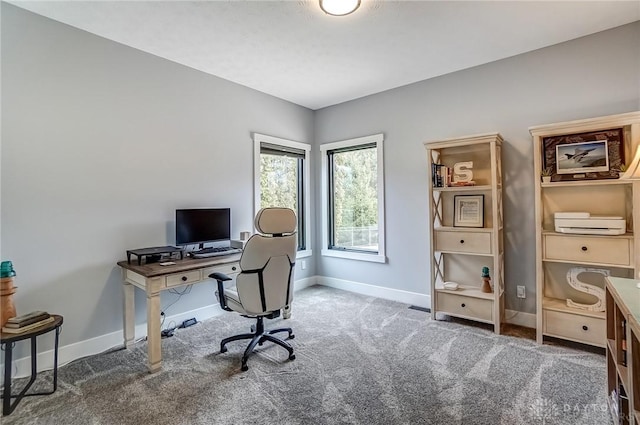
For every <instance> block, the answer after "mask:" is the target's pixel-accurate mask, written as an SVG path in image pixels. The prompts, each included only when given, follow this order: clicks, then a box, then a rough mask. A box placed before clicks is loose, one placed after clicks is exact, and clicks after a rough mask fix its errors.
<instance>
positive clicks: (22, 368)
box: [0, 276, 536, 378]
mask: <svg viewBox="0 0 640 425" xmlns="http://www.w3.org/2000/svg"><path fill="white" fill-rule="evenodd" d="M316 284H317V285H324V286H329V287H332V288H337V289H342V290H345V291H350V292H355V293H357V294H362V295H368V296H372V297H377V298H383V299H386V300H391V301H398V302H402V303H405V304H411V305H415V306H419V307H425V308H430V307H431V296H430V295H429V294H419V293H416V292H409V291H403V290H400V289H391V288H384V287H381V286H375V285H370V284H367V283H361V282H354V281H349V280H344V279H336V278H331V277H324V276H311V277H307V278H304V279H299V280H296V281H295V282H294V284H293V290H294V291H296V292H297V291H299V290H301V289H304V288H307V287H309V286H313V285H316ZM220 314H223V311H222V310H221V309H220V308H219V307H218V304H211V305H208V306H205V307H201V308H198V309H195V310H190V311H186V312H183V313H180V314H176V315H173V316H168V317H166V318H165V325H167V326H168V325H169V324H170V323H171V322H174V323H175V324H179V323H181V322H182V321H184V320H186V319H190V318H192V317H195V318H196V319H197V320H198V321H202V320H207V319H210V318H212V317H215V316H218V315H220ZM505 321H506V322H507V323H511V324H514V325H520V326H526V327H528V328H535V327H536V315H535V314H531V313H523V312H521V311H515V310H506V311H505ZM145 336H147V324H146V323H142V324H139V325H136V327H135V338H136V340H138V339H140V338H144V337H145ZM122 344H123V335H122V330H118V331H116V332H111V333H108V334H105V335H101V336H98V337H95V338H91V339H87V340H84V341H79V342H76V343H73V344H68V345H65V346H61V347H60V348H59V350H58V365H59V366H62V365H64V364H66V363H69V362H71V361H73V360H77V359H79V358H82V357H86V356H90V355H94V354H98V353H101V352H103V351H106V350H110V349H113V348H115V347H118V346H122ZM37 362H38V370H39V371H43V370H50V369H52V368H53V350H47V351H43V352H40V353H38V359H37ZM3 369H4V365H3V364H0V370H3ZM29 375H31V359H30V358H29V357H22V358H19V359H15V360H14V362H13V373H12V376H13V378H22V377H25V376H29Z"/></svg>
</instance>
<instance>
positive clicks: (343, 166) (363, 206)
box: [320, 134, 386, 263]
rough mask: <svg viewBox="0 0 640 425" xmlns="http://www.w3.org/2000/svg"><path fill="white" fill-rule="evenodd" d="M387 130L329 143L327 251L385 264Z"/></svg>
mask: <svg viewBox="0 0 640 425" xmlns="http://www.w3.org/2000/svg"><path fill="white" fill-rule="evenodd" d="M382 142H383V135H382V134H376V135H373V136H367V137H360V138H358V139H350V140H344V141H341V142H334V143H327V144H325V145H322V146H320V152H321V153H322V173H323V177H322V186H323V188H322V201H323V220H322V222H323V244H322V246H323V249H322V255H326V256H332V257H343V258H352V259H356V260H365V261H376V262H380V263H384V262H385V261H386V257H385V244H384V169H383V163H384V162H383V155H382Z"/></svg>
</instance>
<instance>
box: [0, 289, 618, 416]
mask: <svg viewBox="0 0 640 425" xmlns="http://www.w3.org/2000/svg"><path fill="white" fill-rule="evenodd" d="M407 307H408V306H407V305H405V304H401V303H396V302H391V301H385V300H381V299H376V298H372V297H366V296H362V295H357V294H353V293H350V292H344V291H339V290H336V289H331V288H326V287H321V286H315V287H311V288H307V289H305V290H302V291H300V292H298V293H296V299H295V301H294V304H293V317H292V319H290V320H287V321H285V324H286V325H289V326H291V327H293V329H294V333H295V335H296V337H295V339H293V340H292V341H291V344H292V345H293V346H294V348H295V350H296V357H297V358H296V360H294V361H288V360H286V359H287V352H286V351H285V350H284V349H282V348H280V347H276V346H274V345H272V344H265V345H264V346H263V347H262V348H260V350H259V353H258V354H256V355H254V356H252V357H251V358H250V360H249V370H248V371H247V372H240V357H241V355H242V351H243V350H244V348H245V346H246V342H244V341H242V342H240V341H239V342H235V343H231V344H230V345H229V346H228V347H229V351H228V352H226V353H224V354H220V353H219V351H218V350H219V341H220V339H221V338H223V337H226V336H230V335H233V334H236V333H241V332H246V331H247V330H248V327H249V326H250V324H251V323H252V321H250V320H249V319H246V318H243V317H240V316H239V315H237V314H233V313H225V314H223V315H221V316H219V317H217V318H214V319H211V320H208V321H206V322H203V323H199V324H198V325H196V326H193V327H190V328H187V329H183V330H178V331H177V332H176V334H175V336H174V337H172V338H168V339H165V340H163V342H162V345H163V346H162V349H163V361H164V362H163V364H164V368H163V370H162V371H161V372H159V373H156V374H148V373H147V371H146V343H144V342H141V343H138V344H136V345H135V346H134V348H132V349H129V350H114V351H111V352H108V353H103V354H100V355H96V356H92V357H88V358H85V359H80V360H77V361H75V362H73V363H71V364H68V365H66V366H64V367H62V368H61V369H60V371H59V388H58V391H57V392H56V393H55V394H53V395H50V396H45V397H30V398H26V399H24V400H23V401H22V402H21V403H20V405H19V406H18V408H17V409H16V411H15V412H14V413H13V414H11V415H10V416H8V417H4V418H3V419H2V423H3V424H6V425H9V424H52V425H53V424H66V425H71V424H82V425H86V424H93V425H116V424H123V425H124V424H135V425H146V424H171V425H177V424H184V425H187V424H189V425H192V424H447V425H449V424H508V425H513V424H563V425H567V424H580V425H587V424H598V425H600V424H606V423H609V415H608V412H607V410H606V390H605V385H606V383H605V359H604V356H602V355H600V354H594V353H590V352H586V351H580V350H576V349H572V348H566V347H559V346H550V345H544V346H538V345H536V344H535V342H534V341H531V340H528V339H522V338H514V337H510V336H496V335H495V334H493V333H492V332H490V331H487V330H484V329H481V328H478V327H474V326H466V325H464V324H460V323H456V322H448V321H438V322H433V321H431V320H429V315H428V313H425V312H422V311H418V310H413V309H409V308H407ZM281 320H282V319H277V320H274V321H270V322H269V325H270V326H269V327H275V326H278V325H279V324H280V321H281ZM38 379H39V383H40V384H49V383H50V382H51V372H46V373H42V374H40V377H39V378H38ZM21 383H22V382H21V381H17V385H18V386H19V385H20V384H21Z"/></svg>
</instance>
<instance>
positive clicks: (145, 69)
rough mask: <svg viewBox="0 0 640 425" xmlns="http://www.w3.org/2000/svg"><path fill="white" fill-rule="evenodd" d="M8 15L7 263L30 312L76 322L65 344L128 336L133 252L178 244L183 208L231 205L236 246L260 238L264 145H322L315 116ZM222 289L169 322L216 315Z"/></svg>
mask: <svg viewBox="0 0 640 425" xmlns="http://www.w3.org/2000/svg"><path fill="white" fill-rule="evenodd" d="M1 7H2V11H1V12H2V112H3V117H2V156H1V158H2V164H1V165H2V170H1V174H2V180H1V181H2V188H1V189H2V211H1V212H2V215H1V217H2V230H3V232H2V239H1V250H2V251H1V252H2V258H3V259H10V260H12V261H13V263H14V266H15V268H16V271H17V273H18V276H17V278H16V285H17V286H18V292H17V294H16V296H15V302H16V306H17V308H18V313H21V312H22V313H25V312H28V311H31V310H36V309H44V310H48V311H51V312H56V313H59V314H62V315H64V317H65V329H64V333H63V334H62V340H61V344H62V345H66V344H71V343H74V342H78V341H82V340H86V339H89V338H93V337H97V336H100V335H104V334H107V333H110V332H114V331H118V330H119V329H122V296H121V281H120V270H119V268H118V267H116V265H115V264H116V261H119V260H122V259H124V258H125V250H126V249H133V248H140V247H146V246H159V245H166V244H172V243H174V233H173V232H174V223H173V221H174V214H175V209H176V208H180V207H230V208H231V209H232V226H233V229H232V232H233V233H232V235H233V236H235V237H238V236H239V232H240V231H242V230H252V229H253V226H252V218H253V142H252V140H251V133H252V132H259V133H263V134H269V135H273V136H277V137H283V138H287V139H292V140H298V141H303V142H311V141H312V137H313V119H314V114H313V112H312V111H310V110H308V109H306V108H303V107H300V106H297V105H294V104H292V103H289V102H285V101H283V100H280V99H277V98H275V97H272V96H268V95H265V94H263V93H260V92H257V91H255V90H251V89H248V88H246V87H243V86H240V85H237V84H233V83H230V82H228V81H225V80H222V79H220V78H217V77H213V76H211V75H207V74H204V73H201V72H199V71H195V70H193V69H190V68H187V67H184V66H181V65H178V64H175V63H172V62H169V61H167V60H164V59H161V58H158V57H155V56H152V55H149V54H145V53H143V52H140V51H138V50H135V49H132V48H128V47H126V46H123V45H120V44H117V43H114V42H111V41H108V40H105V39H102V38H100V37H97V36H94V35H91V34H88V33H86V32H83V31H80V30H77V29H75V28H72V27H69V26H66V25H62V24H60V23H58V22H55V21H52V20H49V19H46V18H43V17H40V16H38V15H34V14H32V13H30V12H26V11H24V10H22V9H18V8H16V7H14V6H11V5H8V4H6V3H4V2H3V3H2V6H1ZM312 231H313V229H312ZM308 264H309V267H308V268H307V269H306V270H304V271H301V270H297V271H296V278H298V279H299V278H303V277H305V276H310V275H314V274H315V269H314V265H313V261H308ZM213 289H214V288H213V284H209V283H206V284H201V285H196V286H194V287H193V290H192V292H191V294H190V296H186V297H183V298H182V299H181V300H180V302H178V303H176V304H175V305H174V306H172V307H171V308H170V309H168V310H167V315H169V316H170V315H173V314H178V313H180V312H183V311H188V310H191V309H195V308H199V307H203V306H206V305H210V304H213V303H214V300H215V296H214V291H213ZM136 295H137V302H136V304H137V323H144V322H145V309H144V305H145V301H144V295H143V294H142V293H141V292H140V291H138V290H136ZM175 298H176V296H175V295H172V294H163V296H162V306H163V307H166V306H168V305H169V304H170V303H171V302H172V301H173V300H175Z"/></svg>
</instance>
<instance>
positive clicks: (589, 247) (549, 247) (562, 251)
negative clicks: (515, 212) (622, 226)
mask: <svg viewBox="0 0 640 425" xmlns="http://www.w3.org/2000/svg"><path fill="white" fill-rule="evenodd" d="M631 251H632V249H631V239H627V238H614V237H611V238H590V237H572V236H559V235H546V236H545V238H544V254H545V259H548V260H562V261H577V262H586V263H604V264H612V265H620V266H630V265H631V258H632V252H631Z"/></svg>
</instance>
